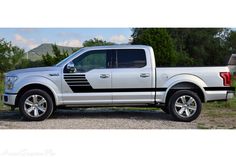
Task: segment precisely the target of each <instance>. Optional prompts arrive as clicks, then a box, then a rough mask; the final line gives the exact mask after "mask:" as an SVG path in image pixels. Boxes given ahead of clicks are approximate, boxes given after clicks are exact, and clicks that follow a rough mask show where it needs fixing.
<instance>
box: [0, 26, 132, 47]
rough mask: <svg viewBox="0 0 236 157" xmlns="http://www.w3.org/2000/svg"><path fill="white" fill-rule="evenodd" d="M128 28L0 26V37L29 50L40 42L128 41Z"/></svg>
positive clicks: (69, 43)
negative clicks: (94, 39)
mask: <svg viewBox="0 0 236 157" xmlns="http://www.w3.org/2000/svg"><path fill="white" fill-rule="evenodd" d="M131 34H132V30H131V29H130V28H0V39H2V38H4V39H5V40H6V41H11V42H12V44H13V45H16V46H18V47H20V48H23V49H25V51H29V50H31V49H33V48H35V47H37V46H39V45H40V44H42V43H54V44H58V45H61V46H70V47H81V46H82V44H83V42H84V41H85V40H89V39H93V38H98V39H102V40H106V41H110V42H114V43H117V44H123V43H128V41H129V39H130V36H131Z"/></svg>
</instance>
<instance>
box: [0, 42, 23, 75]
mask: <svg viewBox="0 0 236 157" xmlns="http://www.w3.org/2000/svg"><path fill="white" fill-rule="evenodd" d="M23 57H24V50H23V49H20V48H19V47H17V46H13V45H12V44H11V42H7V41H5V40H4V39H0V73H1V74H2V73H4V72H6V71H8V70H12V69H15V68H16V66H17V65H19V64H22V58H23Z"/></svg>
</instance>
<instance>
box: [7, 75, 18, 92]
mask: <svg viewBox="0 0 236 157" xmlns="http://www.w3.org/2000/svg"><path fill="white" fill-rule="evenodd" d="M17 79H18V77H17V76H6V78H5V88H6V89H12V88H13V87H14V83H15V82H16V80H17Z"/></svg>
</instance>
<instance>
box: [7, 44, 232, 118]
mask: <svg viewBox="0 0 236 157" xmlns="http://www.w3.org/2000/svg"><path fill="white" fill-rule="evenodd" d="M156 62H158V59H157V60H155V56H154V52H153V49H152V47H150V46H144V45H113V46H97V47H85V48H82V49H80V50H78V51H77V52H75V53H73V54H72V55H70V56H69V57H67V58H65V59H64V60H62V61H61V62H59V63H58V64H56V65H55V66H52V67H40V68H29V69H21V70H14V71H10V72H8V73H6V76H5V93H4V96H3V100H4V104H6V105H11V106H13V107H19V111H20V113H21V114H22V116H23V117H24V118H25V119H27V120H31V121H40V120H44V119H46V118H48V117H49V116H50V115H51V114H52V113H53V111H54V110H55V109H56V108H57V107H60V106H64V107H68V106H70V107H98V106H102V107H108V106H109V107H111V106H130V107H132V106H146V107H150V106H151V107H153V106H156V107H160V108H161V109H162V110H163V111H164V112H166V113H168V114H171V115H172V116H173V117H174V119H175V120H178V121H185V122H190V121H192V120H195V119H196V118H197V117H198V116H199V114H200V112H201V109H202V103H204V102H208V101H217V100H227V99H230V98H232V97H233V96H234V88H233V87H230V84H231V78H230V72H229V69H228V67H227V66H222V67H156Z"/></svg>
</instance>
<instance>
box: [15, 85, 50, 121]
mask: <svg viewBox="0 0 236 157" xmlns="http://www.w3.org/2000/svg"><path fill="white" fill-rule="evenodd" d="M19 110H20V113H21V115H22V116H23V118H24V119H25V120H28V121H42V120H45V119H47V118H48V117H49V116H50V115H51V114H52V112H53V110H54V105H53V101H52V98H51V96H50V95H49V94H48V93H47V92H45V91H43V90H41V89H32V90H29V91H27V92H25V93H24V94H23V95H22V96H21V98H20V101H19Z"/></svg>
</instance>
